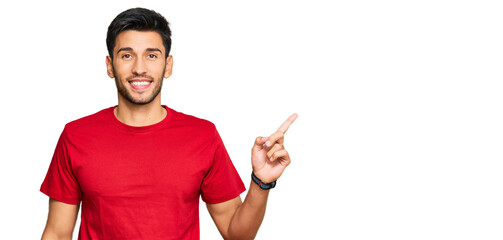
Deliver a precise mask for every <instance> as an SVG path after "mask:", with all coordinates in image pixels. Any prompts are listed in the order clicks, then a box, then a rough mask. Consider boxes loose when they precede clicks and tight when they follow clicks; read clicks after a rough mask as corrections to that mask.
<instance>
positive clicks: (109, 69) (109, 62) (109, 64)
mask: <svg viewBox="0 0 503 240" xmlns="http://www.w3.org/2000/svg"><path fill="white" fill-rule="evenodd" d="M105 62H106V64H107V74H108V76H109V77H110V78H115V75H114V69H113V65H112V64H113V62H112V58H111V57H110V56H107V57H106V60H105Z"/></svg>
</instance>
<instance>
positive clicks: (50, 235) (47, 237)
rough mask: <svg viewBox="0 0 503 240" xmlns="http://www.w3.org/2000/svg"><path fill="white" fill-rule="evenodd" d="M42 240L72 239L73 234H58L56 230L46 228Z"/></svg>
mask: <svg viewBox="0 0 503 240" xmlns="http://www.w3.org/2000/svg"><path fill="white" fill-rule="evenodd" d="M42 240H72V234H69V235H68V234H66V235H58V234H56V233H54V232H51V231H48V230H45V231H44V233H43V234H42Z"/></svg>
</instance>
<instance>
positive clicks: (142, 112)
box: [114, 96, 167, 127]
mask: <svg viewBox="0 0 503 240" xmlns="http://www.w3.org/2000/svg"><path fill="white" fill-rule="evenodd" d="M158 97H159V96H158ZM121 100H122V101H121ZM114 114H115V117H116V118H117V119H118V120H119V121H121V122H122V123H124V124H126V125H129V126H134V127H142V126H148V125H152V124H156V123H158V122H160V121H162V120H163V119H164V118H165V117H166V114H167V111H166V109H165V108H164V107H163V106H161V101H160V99H159V98H156V99H154V101H152V102H151V103H149V104H145V105H138V104H134V103H131V102H129V101H127V100H125V99H119V104H118V105H117V107H116V108H115V109H114Z"/></svg>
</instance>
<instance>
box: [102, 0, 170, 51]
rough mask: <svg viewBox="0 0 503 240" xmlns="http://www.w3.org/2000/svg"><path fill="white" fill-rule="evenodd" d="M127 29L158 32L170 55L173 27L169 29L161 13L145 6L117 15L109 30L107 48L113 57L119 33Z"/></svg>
mask: <svg viewBox="0 0 503 240" xmlns="http://www.w3.org/2000/svg"><path fill="white" fill-rule="evenodd" d="M126 30H137V31H156V32H158V33H159V34H160V35H161V37H162V42H163V44H164V48H165V49H166V58H167V57H168V56H169V50H170V49H171V29H169V23H168V21H167V20H166V18H164V17H163V16H162V15H161V14H159V13H157V12H155V11H153V10H149V9H145V8H131V9H128V10H126V11H124V12H121V13H120V14H119V15H117V17H115V19H114V20H113V21H112V23H110V26H108V31H107V49H108V54H109V55H110V57H111V58H113V56H114V55H113V51H114V47H115V39H116V38H117V35H119V33H121V32H123V31H126Z"/></svg>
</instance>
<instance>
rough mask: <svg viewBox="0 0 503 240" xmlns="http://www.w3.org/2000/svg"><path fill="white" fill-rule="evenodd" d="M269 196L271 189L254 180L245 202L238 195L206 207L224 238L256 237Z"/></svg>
mask: <svg viewBox="0 0 503 240" xmlns="http://www.w3.org/2000/svg"><path fill="white" fill-rule="evenodd" d="M268 196H269V190H262V189H260V187H259V186H258V185H257V184H256V183H254V182H252V183H251V184H250V188H249V191H248V194H247V195H246V198H245V201H244V203H241V197H239V196H238V197H236V198H234V199H232V200H229V201H226V202H223V203H217V204H206V207H207V208H208V211H209V212H210V215H211V217H212V219H213V221H214V222H215V224H216V225H217V228H218V231H219V232H220V234H221V235H222V237H223V238H224V239H254V238H255V235H257V232H258V229H259V228H260V225H261V224H262V220H263V219H264V215H265V209H266V204H267V197H268Z"/></svg>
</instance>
